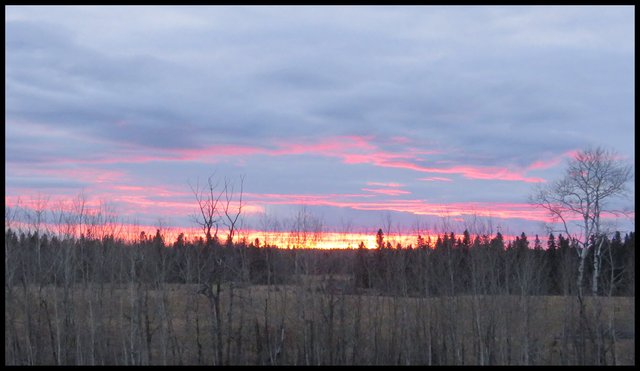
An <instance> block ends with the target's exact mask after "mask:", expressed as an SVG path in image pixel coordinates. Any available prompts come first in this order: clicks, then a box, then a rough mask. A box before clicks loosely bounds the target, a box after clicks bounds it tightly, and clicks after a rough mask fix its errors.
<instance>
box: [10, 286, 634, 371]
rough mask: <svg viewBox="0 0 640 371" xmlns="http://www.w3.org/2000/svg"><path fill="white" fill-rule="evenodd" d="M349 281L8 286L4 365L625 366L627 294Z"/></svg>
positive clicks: (630, 304) (630, 353)
mask: <svg viewBox="0 0 640 371" xmlns="http://www.w3.org/2000/svg"><path fill="white" fill-rule="evenodd" d="M350 280H351V278H350V277H348V276H340V275H305V276H299V277H296V279H295V280H294V282H290V283H288V284H280V285H274V284H272V285H249V284H244V285H240V284H237V283H225V284H222V285H221V286H220V287H219V291H218V287H217V286H215V285H214V286H213V287H207V286H203V285H192V284H161V285H159V286H158V285H157V286H151V285H148V284H142V283H139V284H130V285H116V284H105V285H95V284H86V285H75V286H68V287H57V288H54V287H51V286H43V287H39V288H38V287H36V286H28V285H22V286H14V287H11V288H7V287H6V286H5V304H7V305H5V363H6V364H89V365H102V364H105V365H111V364H114V365H131V364H133V365H146V364H153V365H167V364H172V365H176V364H177V365H200V364H209V365H211V364H232V365H242V364H250V365H256V364H257V365H260V364H266V365H322V364H330V365H341V364H358V365H379V364H383V365H389V364H400V365H416V364H420V365H435V364H501V365H512V364H515V365H522V364H531V365H555V364H560V365H562V364H591V363H593V359H592V358H591V357H595V356H600V357H601V358H600V360H601V362H602V363H606V364H616V365H633V364H635V353H634V350H635V333H634V328H635V315H634V313H635V298H634V297H612V298H607V297H598V298H593V297H587V298H586V303H585V308H586V310H585V312H584V313H583V314H582V315H581V314H580V311H579V309H580V305H579V303H578V301H577V299H576V297H575V296H566V297H564V296H516V295H509V296H473V295H461V296H454V297H446V296H444V297H443V296H441V297H429V298H427V297H410V296H384V295H381V294H379V293H377V292H374V291H372V290H362V289H360V290H356V289H354V288H353V285H351V282H350ZM35 308H37V310H36V309H35ZM23 309H24V310H23ZM581 318H583V319H584V321H580V319H581ZM581 323H586V324H588V325H587V326H580V324H581ZM611 331H615V333H613V335H614V336H609V337H607V339H609V338H613V339H615V341H597V340H598V339H597V334H600V333H607V332H609V333H611Z"/></svg>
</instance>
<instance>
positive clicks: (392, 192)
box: [362, 188, 411, 196]
mask: <svg viewBox="0 0 640 371" xmlns="http://www.w3.org/2000/svg"><path fill="white" fill-rule="evenodd" d="M362 190H363V191H365V192H372V193H379V194H383V195H387V196H399V195H406V194H410V193H411V192H409V191H403V190H402V189H388V188H375V189H374V188H362Z"/></svg>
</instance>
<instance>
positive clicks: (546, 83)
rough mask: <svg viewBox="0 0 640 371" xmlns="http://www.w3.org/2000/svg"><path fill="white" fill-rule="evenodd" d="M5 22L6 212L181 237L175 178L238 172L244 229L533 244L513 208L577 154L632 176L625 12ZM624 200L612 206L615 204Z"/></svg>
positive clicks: (201, 11) (535, 217)
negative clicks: (74, 212)
mask: <svg viewBox="0 0 640 371" xmlns="http://www.w3.org/2000/svg"><path fill="white" fill-rule="evenodd" d="M5 14H6V15H5V32H6V36H5V54H6V59H5V64H6V66H5V80H6V83H5V105H6V110H5V145H6V149H5V154H6V160H5V165H6V170H5V202H6V203H8V204H10V205H11V204H15V202H16V200H17V199H18V197H20V200H21V202H22V203H23V205H24V204H28V202H29V200H31V199H33V198H35V197H36V195H41V196H47V197H49V198H50V201H49V206H50V207H53V205H54V204H55V202H60V201H64V200H66V201H64V202H69V200H72V199H73V198H74V197H76V196H77V195H78V194H80V193H81V192H82V193H83V194H84V195H86V197H87V198H88V199H89V200H91V201H92V202H95V203H98V202H99V201H100V200H104V201H108V202H109V203H111V204H112V205H113V207H114V208H115V209H116V210H117V213H118V214H119V215H120V216H122V217H123V218H126V219H127V220H134V221H136V222H137V223H142V224H145V225H154V224H164V225H171V226H176V227H184V228H188V227H193V226H194V223H193V220H192V218H191V215H193V214H194V213H195V212H196V209H195V207H196V205H195V201H194V197H193V194H192V192H191V189H190V187H189V183H191V184H194V183H196V182H197V181H200V182H204V181H205V180H206V179H207V177H208V176H209V175H211V174H213V173H214V172H215V174H216V176H217V177H218V178H219V179H220V180H223V179H224V177H228V178H229V179H230V180H233V181H235V182H236V184H238V182H239V177H240V175H244V176H245V181H244V192H245V197H244V199H243V200H244V202H245V208H244V216H245V220H243V223H244V224H243V225H245V226H246V227H247V228H249V227H250V228H253V229H256V230H257V229H259V228H260V220H263V219H264V218H265V217H264V215H265V214H267V215H269V216H270V218H273V219H280V220H281V221H283V223H282V224H286V223H284V222H285V221H287V223H289V222H290V221H291V220H292V219H294V218H295V216H296V215H297V213H299V211H300V209H301V208H302V207H304V208H305V210H306V212H308V213H310V214H312V215H313V216H314V217H316V218H318V219H321V220H322V223H323V225H324V226H325V227H326V228H327V229H328V230H339V229H340V228H345V227H346V226H349V228H357V229H360V230H366V231H369V230H375V229H376V227H379V226H380V227H381V226H382V225H384V224H386V223H387V222H388V220H389V219H391V220H392V222H393V224H394V225H398V226H410V225H412V224H415V223H426V224H428V225H429V226H430V229H434V230H435V229H438V228H440V227H442V226H443V224H446V223H448V222H449V221H454V222H457V223H459V225H456V228H463V227H465V226H468V225H469V224H470V223H471V220H475V218H484V220H485V221H487V220H490V222H491V223H490V224H491V225H492V226H494V227H495V228H494V229H497V227H498V226H499V227H500V228H502V229H503V230H509V231H510V233H511V234H514V235H517V234H519V233H520V232H522V231H524V232H526V233H528V234H536V233H539V234H542V233H543V232H544V229H543V226H542V223H543V222H544V221H545V215H544V213H543V212H542V210H539V209H534V208H532V207H531V206H529V205H528V204H527V196H528V194H530V193H531V191H532V187H534V186H535V185H536V184H543V183H545V182H547V181H549V180H553V179H555V178H557V177H558V176H560V174H561V172H562V170H563V168H564V166H565V165H566V161H567V160H568V159H569V158H571V156H573V154H575V152H576V151H577V150H580V149H583V148H585V147H586V146H588V145H602V146H605V147H607V148H611V149H615V150H616V151H618V153H619V154H620V156H621V158H623V159H626V160H628V161H629V162H631V163H632V164H633V161H634V151H635V147H634V140H633V138H634V134H635V128H634V115H633V114H634V109H635V106H634V85H633V81H634V79H635V70H634V55H635V39H634V31H635V20H634V8H633V7H631V6H611V7H606V6H548V7H544V6H536V7H521V6H518V7H509V6H507V7H494V6H468V7H466V6H455V7H446V6H415V7H413V6H402V7H393V6H384V7H365V6H335V7H332V6H323V7H312V6H309V7H283V6H261V7H250V6H196V7H174V6H155V7H153V6H150V7H146V6H135V7H131V6H123V7H119V6H108V7H100V6H84V7H74V6H64V7H56V6H46V7H44V6H42V7H38V6H29V7H27V6H9V7H6V8H5ZM629 188H630V190H633V189H634V188H635V183H632V184H630V185H629ZM634 205H635V200H634V196H633V192H631V195H630V196H629V198H628V199H626V200H624V201H620V202H619V205H617V206H619V207H620V208H624V209H633V208H634ZM261 218H262V219H261ZM454 219H455V220H454ZM611 222H612V223H613V225H614V227H615V228H617V229H621V230H633V229H634V226H633V225H634V219H633V217H631V218H618V219H615V218H611ZM436 227H438V228H436ZM407 228H408V227H407ZM456 232H459V231H456ZM494 232H495V230H494Z"/></svg>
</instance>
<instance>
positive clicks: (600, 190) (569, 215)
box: [529, 147, 633, 296]
mask: <svg viewBox="0 0 640 371" xmlns="http://www.w3.org/2000/svg"><path fill="white" fill-rule="evenodd" d="M632 177H633V175H632V168H631V166H629V165H627V164H625V163H624V161H623V160H621V159H620V158H619V157H618V156H617V155H616V154H615V153H614V152H611V151H608V150H605V149H603V148H600V147H597V148H587V149H585V150H583V151H580V152H578V153H577V154H576V156H575V157H574V158H573V159H572V160H570V161H569V164H568V167H567V169H566V171H565V173H564V175H563V176H562V178H560V179H559V180H556V181H554V182H551V183H549V184H547V185H545V186H542V187H539V188H538V189H536V191H535V192H534V194H533V195H531V196H530V199H529V201H530V203H532V204H534V205H538V206H540V207H543V208H544V209H546V210H548V211H549V213H550V214H551V215H552V216H553V218H554V220H556V221H559V222H561V224H562V230H563V231H564V232H565V233H566V234H567V235H568V236H572V238H574V239H575V240H576V242H577V243H578V246H579V247H580V248H579V249H578V251H579V264H578V277H577V284H578V294H579V295H580V296H582V283H583V277H584V268H585V261H586V258H587V255H588V253H589V249H590V247H591V246H593V248H594V254H593V256H594V262H593V263H594V266H593V280H592V285H591V289H592V292H593V294H594V295H597V293H598V277H599V266H600V265H599V264H600V252H601V251H600V250H601V248H602V243H603V241H604V239H603V236H604V232H605V231H603V230H602V228H601V227H602V223H601V219H600V218H601V216H602V215H603V213H607V212H608V213H616V212H617V211H616V210H614V209H612V208H610V205H609V204H608V203H607V202H608V201H609V200H611V199H613V198H616V197H619V196H623V195H625V194H626V191H627V190H626V187H625V186H626V183H627V182H628V181H629V180H631V179H632ZM574 220H578V222H577V223H573V221H574ZM576 227H577V228H576ZM577 231H579V232H580V233H576V232H577Z"/></svg>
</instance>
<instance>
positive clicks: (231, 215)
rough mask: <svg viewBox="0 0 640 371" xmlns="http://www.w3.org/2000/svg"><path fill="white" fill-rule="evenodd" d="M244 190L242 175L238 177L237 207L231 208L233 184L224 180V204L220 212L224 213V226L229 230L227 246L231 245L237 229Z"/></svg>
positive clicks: (226, 179) (233, 191)
mask: <svg viewBox="0 0 640 371" xmlns="http://www.w3.org/2000/svg"><path fill="white" fill-rule="evenodd" d="M243 189H244V175H241V176H240V193H239V195H238V205H237V207H235V206H232V204H233V197H234V193H235V184H234V183H233V182H232V181H231V180H229V179H228V178H225V179H224V191H223V192H224V201H225V202H224V203H223V205H222V210H223V211H224V216H225V219H226V220H225V221H224V224H225V225H226V226H227V228H228V229H229V232H228V234H227V244H231V243H233V236H234V235H235V233H236V232H237V230H238V229H237V228H238V225H237V224H238V218H239V217H240V214H242V193H243Z"/></svg>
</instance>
